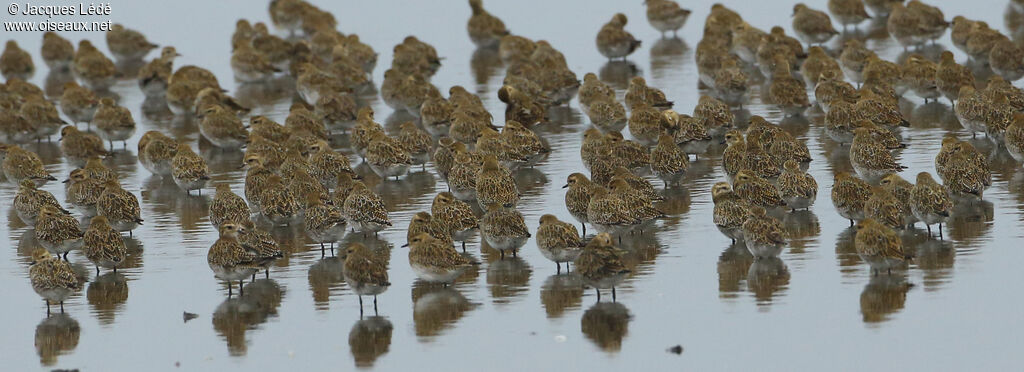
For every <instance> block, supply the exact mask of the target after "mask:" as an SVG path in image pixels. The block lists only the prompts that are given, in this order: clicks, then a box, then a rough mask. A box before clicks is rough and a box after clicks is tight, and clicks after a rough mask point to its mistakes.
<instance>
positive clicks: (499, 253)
mask: <svg viewBox="0 0 1024 372" xmlns="http://www.w3.org/2000/svg"><path fill="white" fill-rule="evenodd" d="M498 255H499V256H498V259H500V260H504V259H505V251H503V250H500V249H499V250H498Z"/></svg>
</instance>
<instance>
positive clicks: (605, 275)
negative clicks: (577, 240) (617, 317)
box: [573, 233, 631, 301]
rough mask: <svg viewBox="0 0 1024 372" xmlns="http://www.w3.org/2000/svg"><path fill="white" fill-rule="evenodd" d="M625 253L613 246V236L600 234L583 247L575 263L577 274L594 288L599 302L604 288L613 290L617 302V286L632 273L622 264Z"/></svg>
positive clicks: (613, 299) (613, 298)
mask: <svg viewBox="0 0 1024 372" xmlns="http://www.w3.org/2000/svg"><path fill="white" fill-rule="evenodd" d="M624 252H625V251H623V250H622V249H620V248H619V247H616V246H614V245H612V236H611V235H609V234H608V233H600V234H597V236H594V237H593V238H592V239H590V242H588V243H587V245H586V246H585V247H583V252H582V253H580V255H579V257H577V258H576V260H575V261H574V262H573V265H575V266H576V273H578V274H579V275H580V276H582V277H583V278H584V280H586V282H587V284H589V285H590V286H592V287H594V291H596V292H597V300H598V301H601V289H602V288H611V290H612V301H615V286H616V285H618V284H619V283H621V282H622V281H623V280H625V279H626V276H628V275H629V273H630V272H631V271H630V270H629V269H628V268H626V265H624V264H623V263H622V256H623V253H624Z"/></svg>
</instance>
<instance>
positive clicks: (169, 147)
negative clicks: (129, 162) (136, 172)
mask: <svg viewBox="0 0 1024 372" xmlns="http://www.w3.org/2000/svg"><path fill="white" fill-rule="evenodd" d="M177 152H178V143H177V141H175V140H174V139H172V138H170V137H168V136H167V135H165V134H163V133H160V132H159V131H155V130H151V131H148V132H146V133H145V134H143V135H142V138H140V139H139V146H138V157H139V163H141V164H142V166H143V167H144V168H146V170H148V171H150V173H153V174H156V175H159V176H164V177H166V176H170V175H171V160H172V159H174V155H175V154H176V153H177Z"/></svg>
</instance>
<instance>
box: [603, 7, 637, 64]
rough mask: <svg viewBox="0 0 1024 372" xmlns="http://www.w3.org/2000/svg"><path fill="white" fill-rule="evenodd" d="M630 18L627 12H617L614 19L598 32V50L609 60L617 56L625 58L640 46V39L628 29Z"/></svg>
mask: <svg viewBox="0 0 1024 372" xmlns="http://www.w3.org/2000/svg"><path fill="white" fill-rule="evenodd" d="M626 22H628V19H627V18H626V15H625V14H622V13H616V14H615V15H614V16H612V19H611V20H610V21H608V23H605V24H604V26H601V30H600V31H598V32H597V39H596V42H597V51H598V52H600V53H601V55H603V56H605V57H606V58H608V59H609V60H612V59H615V58H622V59H625V58H626V56H628V55H630V54H632V53H633V51H635V50H636V49H637V48H639V47H640V40H637V39H636V38H635V37H633V35H632V34H630V33H629V32H628V31H626V30H625V29H624V28H625V26H626Z"/></svg>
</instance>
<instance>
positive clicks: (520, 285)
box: [480, 241, 533, 304]
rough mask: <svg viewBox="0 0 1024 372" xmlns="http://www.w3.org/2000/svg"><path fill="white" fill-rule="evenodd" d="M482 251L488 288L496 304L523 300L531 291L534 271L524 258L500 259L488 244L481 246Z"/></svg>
mask: <svg viewBox="0 0 1024 372" xmlns="http://www.w3.org/2000/svg"><path fill="white" fill-rule="evenodd" d="M480 250H481V252H482V253H483V257H484V259H485V260H486V261H487V263H488V264H487V274H486V277H487V288H488V289H489V290H490V292H491V298H492V299H493V300H494V303H496V304H507V303H509V302H511V301H512V300H514V299H516V298H521V297H523V296H525V295H526V293H527V292H529V290H530V274H532V273H533V269H532V268H530V265H529V264H527V263H526V260H524V259H523V258H522V257H519V256H512V257H508V256H506V257H505V258H499V256H500V254H499V253H498V250H496V249H494V248H491V247H490V246H489V245H487V242H486V241H485V242H482V243H481V244H480Z"/></svg>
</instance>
